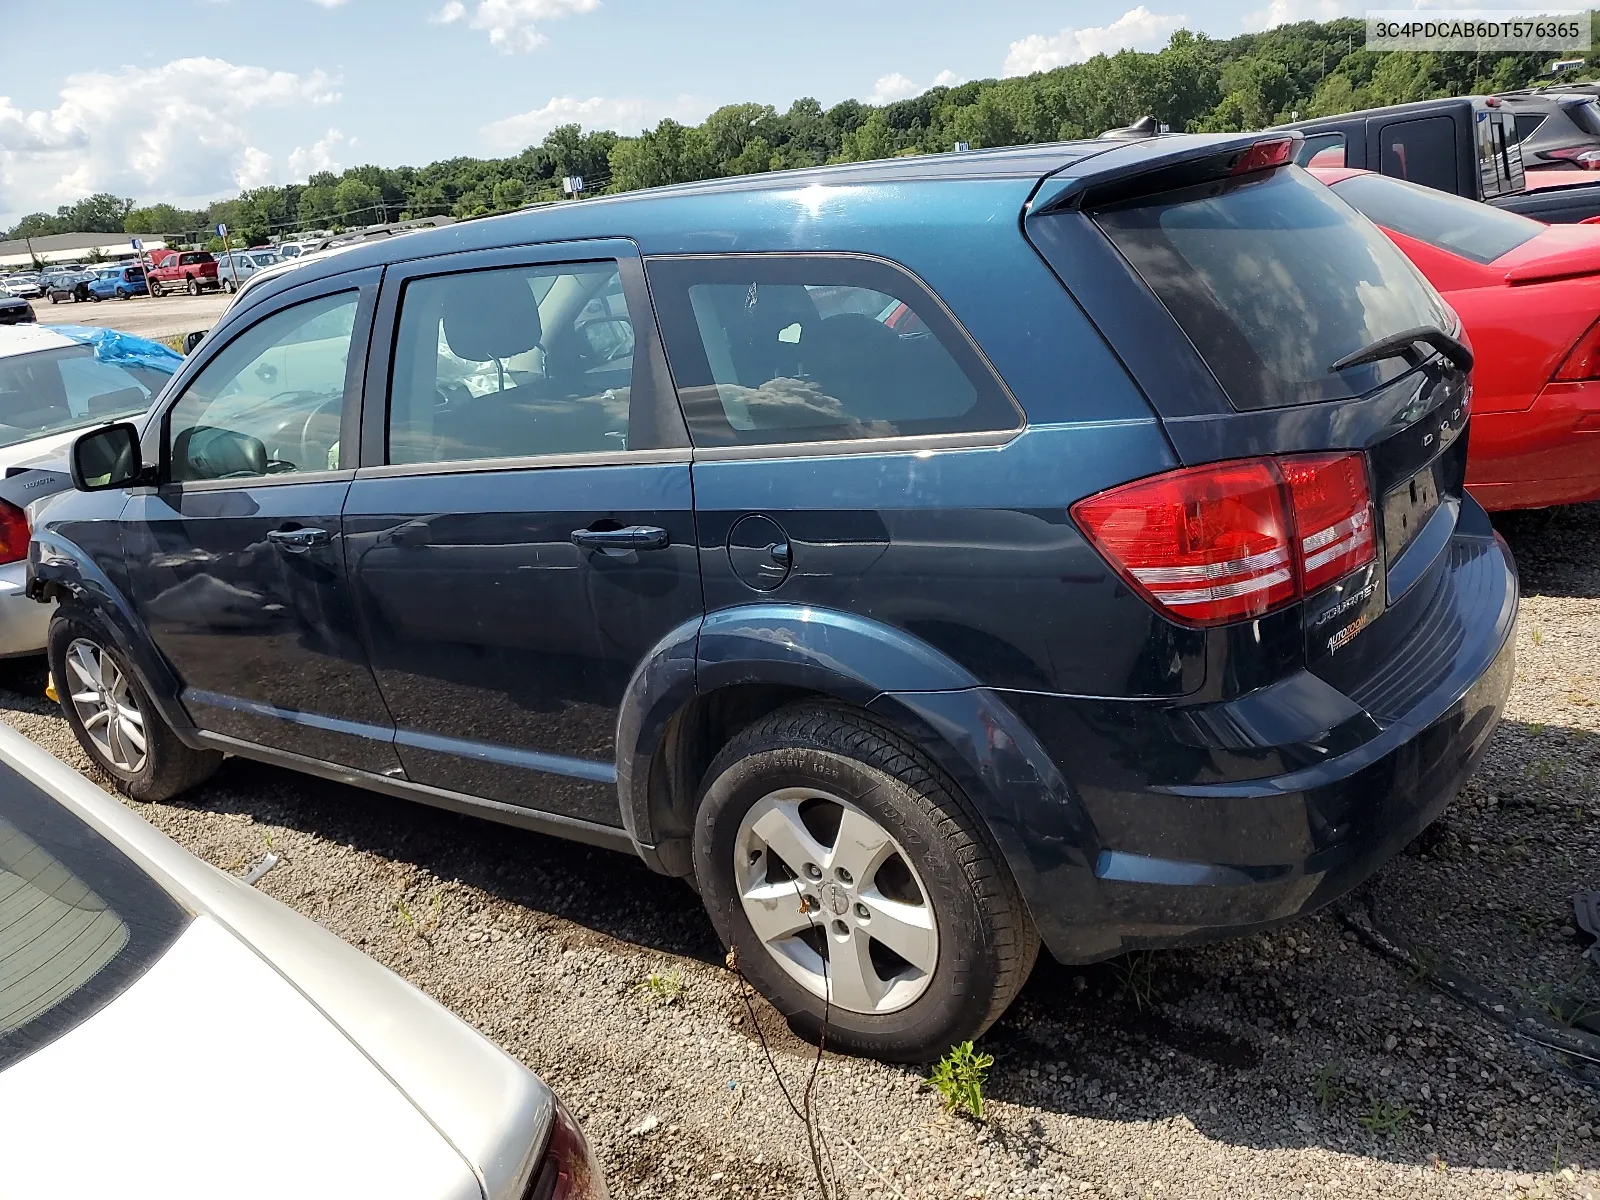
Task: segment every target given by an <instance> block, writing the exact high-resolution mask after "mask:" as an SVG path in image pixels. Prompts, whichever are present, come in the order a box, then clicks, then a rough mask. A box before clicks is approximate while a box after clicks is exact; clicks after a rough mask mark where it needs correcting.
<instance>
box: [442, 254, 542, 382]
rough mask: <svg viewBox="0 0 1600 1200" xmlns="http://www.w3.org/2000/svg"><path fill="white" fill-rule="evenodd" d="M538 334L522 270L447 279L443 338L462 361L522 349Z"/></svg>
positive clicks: (508, 355) (536, 313) (535, 303)
mask: <svg viewBox="0 0 1600 1200" xmlns="http://www.w3.org/2000/svg"><path fill="white" fill-rule="evenodd" d="M543 336H544V334H543V330H542V329H541V328H540V326H539V302H538V301H537V300H535V299H534V298H533V289H532V288H530V287H529V286H528V280H527V277H526V276H525V275H522V274H521V273H520V272H516V271H484V272H481V273H477V274H471V275H460V276H457V277H456V278H455V279H452V280H451V281H450V283H449V288H448V290H447V291H446V292H445V294H444V340H445V343H446V344H447V345H448V346H449V347H450V353H451V354H454V355H455V356H456V357H457V358H464V359H466V360H467V361H468V362H489V361H490V360H492V359H497V358H515V357H516V356H517V355H519V354H526V353H527V352H528V351H529V350H532V349H533V348H534V347H535V346H537V345H538V344H539V341H540V339H541V338H542V337H543Z"/></svg>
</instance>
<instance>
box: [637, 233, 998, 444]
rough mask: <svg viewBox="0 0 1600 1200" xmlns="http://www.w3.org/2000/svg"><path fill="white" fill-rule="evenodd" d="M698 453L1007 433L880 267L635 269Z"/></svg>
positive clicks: (904, 284) (954, 344) (987, 400)
mask: <svg viewBox="0 0 1600 1200" xmlns="http://www.w3.org/2000/svg"><path fill="white" fill-rule="evenodd" d="M646 269H647V271H648V274H649V276H650V285H651V293H652V295H653V296H654V297H655V300H656V310H657V315H658V316H659V318H660V320H661V325H662V332H663V334H664V336H665V339H666V344H667V357H668V359H669V360H670V361H671V365H672V373H673V377H674V379H675V380H676V382H677V385H678V395H679V398H680V400H681V402H682V404H683V410H684V416H685V418H686V419H687V421H688V424H689V433H690V436H691V437H692V438H693V440H694V443H695V445H697V446H752V445H770V444H774V443H798V442H815V441H836V440H855V439H863V438H881V437H900V436H917V435H929V434H945V433H969V432H982V431H991V430H1007V429H1015V428H1017V427H1018V425H1019V424H1020V417H1019V414H1018V413H1017V410H1016V407H1015V405H1014V404H1013V403H1012V402H1011V400H1010V398H1009V396H1008V395H1007V394H1006V392H1005V391H1004V389H1003V388H1002V387H1001V386H1000V384H999V382H998V381H997V380H996V379H995V377H994V375H993V373H992V372H991V371H990V369H989V368H988V366H987V365H986V364H985V363H984V361H983V360H982V358H981V357H980V356H979V354H978V353H977V352H976V351H975V350H974V349H973V347H972V345H971V343H970V342H968V341H967V339H966V337H965V336H964V335H963V334H962V332H961V331H960V330H959V329H958V328H957V327H956V326H955V324H954V322H953V321H952V320H951V319H950V318H949V316H948V315H947V314H946V313H945V312H944V310H943V308H942V307H940V306H939V304H938V303H937V302H936V301H935V300H934V299H933V297H932V296H931V295H929V293H928V292H927V291H926V289H924V288H923V287H922V286H921V285H920V284H918V283H917V282H916V281H915V280H913V279H912V278H911V277H910V276H909V275H907V274H906V273H904V272H903V271H901V270H899V269H898V268H895V267H893V266H891V265H890V264H888V263H884V262H879V261H875V260H870V259H856V258H831V257H824V256H810V255H806V256H800V255H794V256H776V255H775V256H771V257H767V256H749V257H738V256H728V257H719V258H710V257H707V258H680V259H657V260H653V261H651V262H649V263H648V264H647V266H646Z"/></svg>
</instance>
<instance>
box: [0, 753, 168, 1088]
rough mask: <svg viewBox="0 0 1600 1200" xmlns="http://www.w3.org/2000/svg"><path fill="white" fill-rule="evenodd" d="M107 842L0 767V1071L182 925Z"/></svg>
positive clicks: (112, 990)
mask: <svg viewBox="0 0 1600 1200" xmlns="http://www.w3.org/2000/svg"><path fill="white" fill-rule="evenodd" d="M188 920H189V915H188V914H187V913H186V912H185V911H184V910H183V909H182V908H181V907H179V905H178V903H177V901H175V900H174V899H173V898H172V897H171V896H169V895H168V894H167V893H166V892H164V891H163V890H162V889H161V888H159V887H158V886H156V884H155V882H154V881H153V880H151V879H150V877H149V876H148V875H146V874H145V873H144V872H143V871H141V870H140V869H139V868H138V867H137V866H136V865H135V864H134V863H133V862H132V861H131V860H130V859H129V858H128V857H127V856H126V855H124V854H123V853H122V851H120V850H119V849H117V847H116V846H114V845H112V844H111V843H110V842H108V841H107V840H106V839H105V838H103V837H101V836H100V834H98V833H97V832H95V830H94V829H92V828H91V827H90V826H89V825H87V824H85V823H84V822H83V821H81V820H79V819H78V818H77V817H76V816H74V815H73V814H72V813H71V812H69V811H68V810H67V809H65V808H63V807H62V806H61V805H60V804H59V803H58V802H56V801H55V800H54V799H53V798H51V797H50V796H49V795H47V794H46V793H45V792H43V791H41V790H40V789H38V788H37V787H35V786H34V785H33V784H32V783H30V782H29V781H28V780H26V779H24V778H23V777H22V776H20V775H18V774H17V773H16V772H15V771H13V770H11V769H10V768H8V767H0V1069H4V1068H6V1067H8V1066H10V1065H11V1064H12V1063H14V1062H16V1061H17V1060H18V1059H20V1058H23V1057H24V1056H26V1055H28V1054H31V1053H32V1052H33V1051H35V1050H37V1049H39V1047H41V1046H43V1045H45V1044H46V1043H48V1042H51V1041H54V1040H55V1039H56V1038H58V1037H60V1036H61V1035H62V1034H64V1033H66V1032H67V1031H68V1030H69V1029H71V1028H72V1027H73V1026H74V1025H77V1024H78V1023H80V1022H82V1021H84V1020H85V1019H87V1018H88V1017H90V1016H91V1015H93V1014H94V1013H95V1012H96V1011H97V1010H99V1009H100V1008H101V1007H103V1006H104V1005H105V1004H107V1003H109V1002H110V1001H111V1000H112V999H113V998H114V997H115V996H116V995H117V994H118V993H119V992H121V991H123V990H124V989H125V988H127V987H128V986H129V985H130V984H131V983H132V982H133V981H134V980H135V979H137V978H138V977H139V975H140V974H141V973H143V972H144V970H145V969H146V968H147V967H149V966H150V964H151V963H153V962H155V961H156V959H158V958H160V957H161V955H162V954H163V953H165V952H166V949H167V947H169V946H170V945H171V944H172V943H173V942H174V941H176V940H177V937H178V935H179V933H181V932H182V930H183V928H184V926H185V925H186V924H187V923H188Z"/></svg>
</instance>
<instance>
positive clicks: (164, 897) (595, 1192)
mask: <svg viewBox="0 0 1600 1200" xmlns="http://www.w3.org/2000/svg"><path fill="white" fill-rule="evenodd" d="M71 686H72V687H73V688H75V689H78V690H80V691H90V690H92V691H95V692H96V693H97V694H102V695H105V696H108V697H113V698H114V697H115V695H116V693H117V686H118V685H117V681H116V680H115V679H114V678H112V677H111V676H110V675H109V673H107V668H106V667H105V666H104V665H101V664H93V665H91V666H90V667H88V668H87V669H86V673H84V674H83V676H82V677H81V678H74V679H73V680H72V681H71ZM108 719H110V720H117V719H119V718H118V717H117V716H116V715H115V705H114V703H113V704H112V705H111V706H109V708H108ZM128 736H130V737H132V736H134V733H133V732H129V733H128ZM0 1131H3V1133H0V1144H3V1145H4V1152H3V1154H0V1192H4V1194H5V1195H7V1196H17V1197H22V1196H134V1195H139V1196H145V1195H149V1196H157V1195H159V1196H161V1197H162V1198H163V1200H191V1198H192V1200H201V1198H205V1200H211V1198H213V1197H216V1196H219V1195H227V1196H229V1197H231V1198H234V1200H242V1198H245V1197H260V1198H261V1200H266V1198H268V1197H272V1198H274V1200H277V1198H281V1197H291V1196H292V1197H296V1198H306V1200H310V1198H313V1197H329V1198H332V1197H341V1198H342V1197H355V1196H381V1197H384V1198H385V1200H412V1198H415V1200H423V1198H428V1200H525V1198H533V1197H537V1198H540V1200H548V1198H551V1197H556V1198H560V1200H604V1198H605V1196H606V1187H605V1183H604V1181H603V1179H602V1178H601V1175H600V1172H599V1169H598V1167H597V1166H596V1165H595V1163H594V1160H593V1158H592V1156H591V1155H590V1153H589V1149H588V1147H587V1145H586V1144H585V1142H584V1140H583V1135H582V1133H581V1131H580V1130H579V1128H578V1126H577V1124H576V1123H575V1122H574V1120H573V1119H572V1117H571V1116H570V1115H568V1113H567V1112H566V1110H565V1109H564V1108H563V1107H562V1106H561V1104H560V1102H559V1101H558V1100H556V1098H555V1097H554V1095H553V1094H552V1093H551V1092H550V1090H549V1089H548V1088H547V1087H545V1085H544V1084H543V1083H542V1082H540V1080H539V1079H538V1077H537V1076H535V1075H534V1074H533V1072H531V1071H529V1070H528V1069H527V1068H526V1067H524V1066H522V1064H520V1063H519V1062H517V1061H516V1060H515V1059H513V1058H512V1057H511V1056H510V1055H508V1054H506V1053H504V1052H503V1051H501V1050H500V1049H499V1048H498V1047H496V1046H495V1045H494V1044H493V1043H492V1042H490V1041H488V1040H487V1039H486V1038H484V1037H483V1036H482V1035H480V1034H479V1033H477V1032H476V1031H475V1030H473V1029H472V1028H471V1027H470V1026H469V1025H467V1024H466V1023H465V1022H464V1021H461V1020H460V1019H458V1018H457V1017H455V1016H454V1015H452V1014H451V1013H449V1012H448V1011H446V1010H445V1009H444V1008H442V1007H440V1006H439V1005H438V1004H436V1003H435V1002H434V1001H432V1000H430V999H429V998H428V997H427V996H424V995H423V994H422V993H421V992H419V991H417V990H416V989H415V988H413V987H411V986H410V985H409V984H407V983H405V982H403V981H402V980H401V979H399V978H398V977H397V976H395V975H393V974H391V973H390V972H389V971H387V970H385V969H384V968H383V967H381V966H379V965H378V964H377V963H375V962H373V961H372V960H371V959H369V958H367V957H366V956H365V955H363V954H361V953H360V952H359V951H357V950H355V949H354V948H352V947H350V946H348V945H346V944H345V943H344V942H342V941H340V940H339V939H338V938H337V937H335V936H334V935H333V934H331V933H329V932H328V931H327V930H325V929H323V928H322V927H321V926H319V925H317V924H315V923H314V922H312V921H309V920H307V919H306V918H304V917H302V916H300V915H298V914H297V913H294V912H291V911H290V910H289V909H287V908H285V907H284V906H283V905H281V904H279V903H278V902H277V901H276V900H273V899H271V898H270V897H268V896H266V895H264V894H263V893H261V892H259V891H256V890H255V889H254V888H252V887H250V886H248V885H247V884H246V883H244V882H243V881H241V880H239V879H236V878H234V877H233V876H231V875H227V874H224V873H223V872H222V871H219V870H217V869H216V868H214V867H211V866H208V865H207V864H205V863H203V862H201V861H200V860H198V859H196V858H194V857H193V856H192V855H190V854H189V853H188V852H187V851H185V850H183V849H181V848H180V847H179V846H177V845H176V844H175V843H174V842H172V841H170V840H169V839H168V838H166V837H165V836H164V835H162V834H161V833H159V832H158V831H157V830H156V829H154V828H153V827H152V826H150V825H149V824H147V823H146V822H145V821H143V820H142V819H140V818H139V817H138V816H136V815H135V814H134V813H132V812H131V811H129V810H128V809H127V808H125V807H123V805H121V804H120V803H118V802H117V801H116V800H114V799H112V798H111V797H110V796H108V795H107V794H106V793H104V792H102V791H101V790H100V789H99V788H97V787H95V786H94V785H93V784H91V783H90V782H89V781H88V780H87V779H84V778H83V777H82V776H81V775H79V774H77V773H76V772H75V771H73V770H71V769H70V768H68V767H67V766H65V765H64V764H62V763H60V762H58V761H57V760H56V759H55V758H53V757H51V756H50V755H49V754H48V753H46V752H45V751H44V750H42V749H40V748H39V747H37V746H35V745H34V744H33V743H32V742H30V741H28V740H27V739H26V738H25V737H23V736H22V735H21V734H20V733H18V732H17V731H16V730H14V729H11V728H9V727H5V726H0Z"/></svg>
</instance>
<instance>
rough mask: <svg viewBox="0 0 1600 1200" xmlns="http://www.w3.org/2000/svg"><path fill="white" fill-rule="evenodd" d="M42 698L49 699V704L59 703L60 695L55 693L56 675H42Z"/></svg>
mask: <svg viewBox="0 0 1600 1200" xmlns="http://www.w3.org/2000/svg"><path fill="white" fill-rule="evenodd" d="M44 698H45V699H46V700H48V701H50V703H51V704H60V703H61V697H60V696H58V695H56V677H55V676H54V675H46V676H45V677H44Z"/></svg>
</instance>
